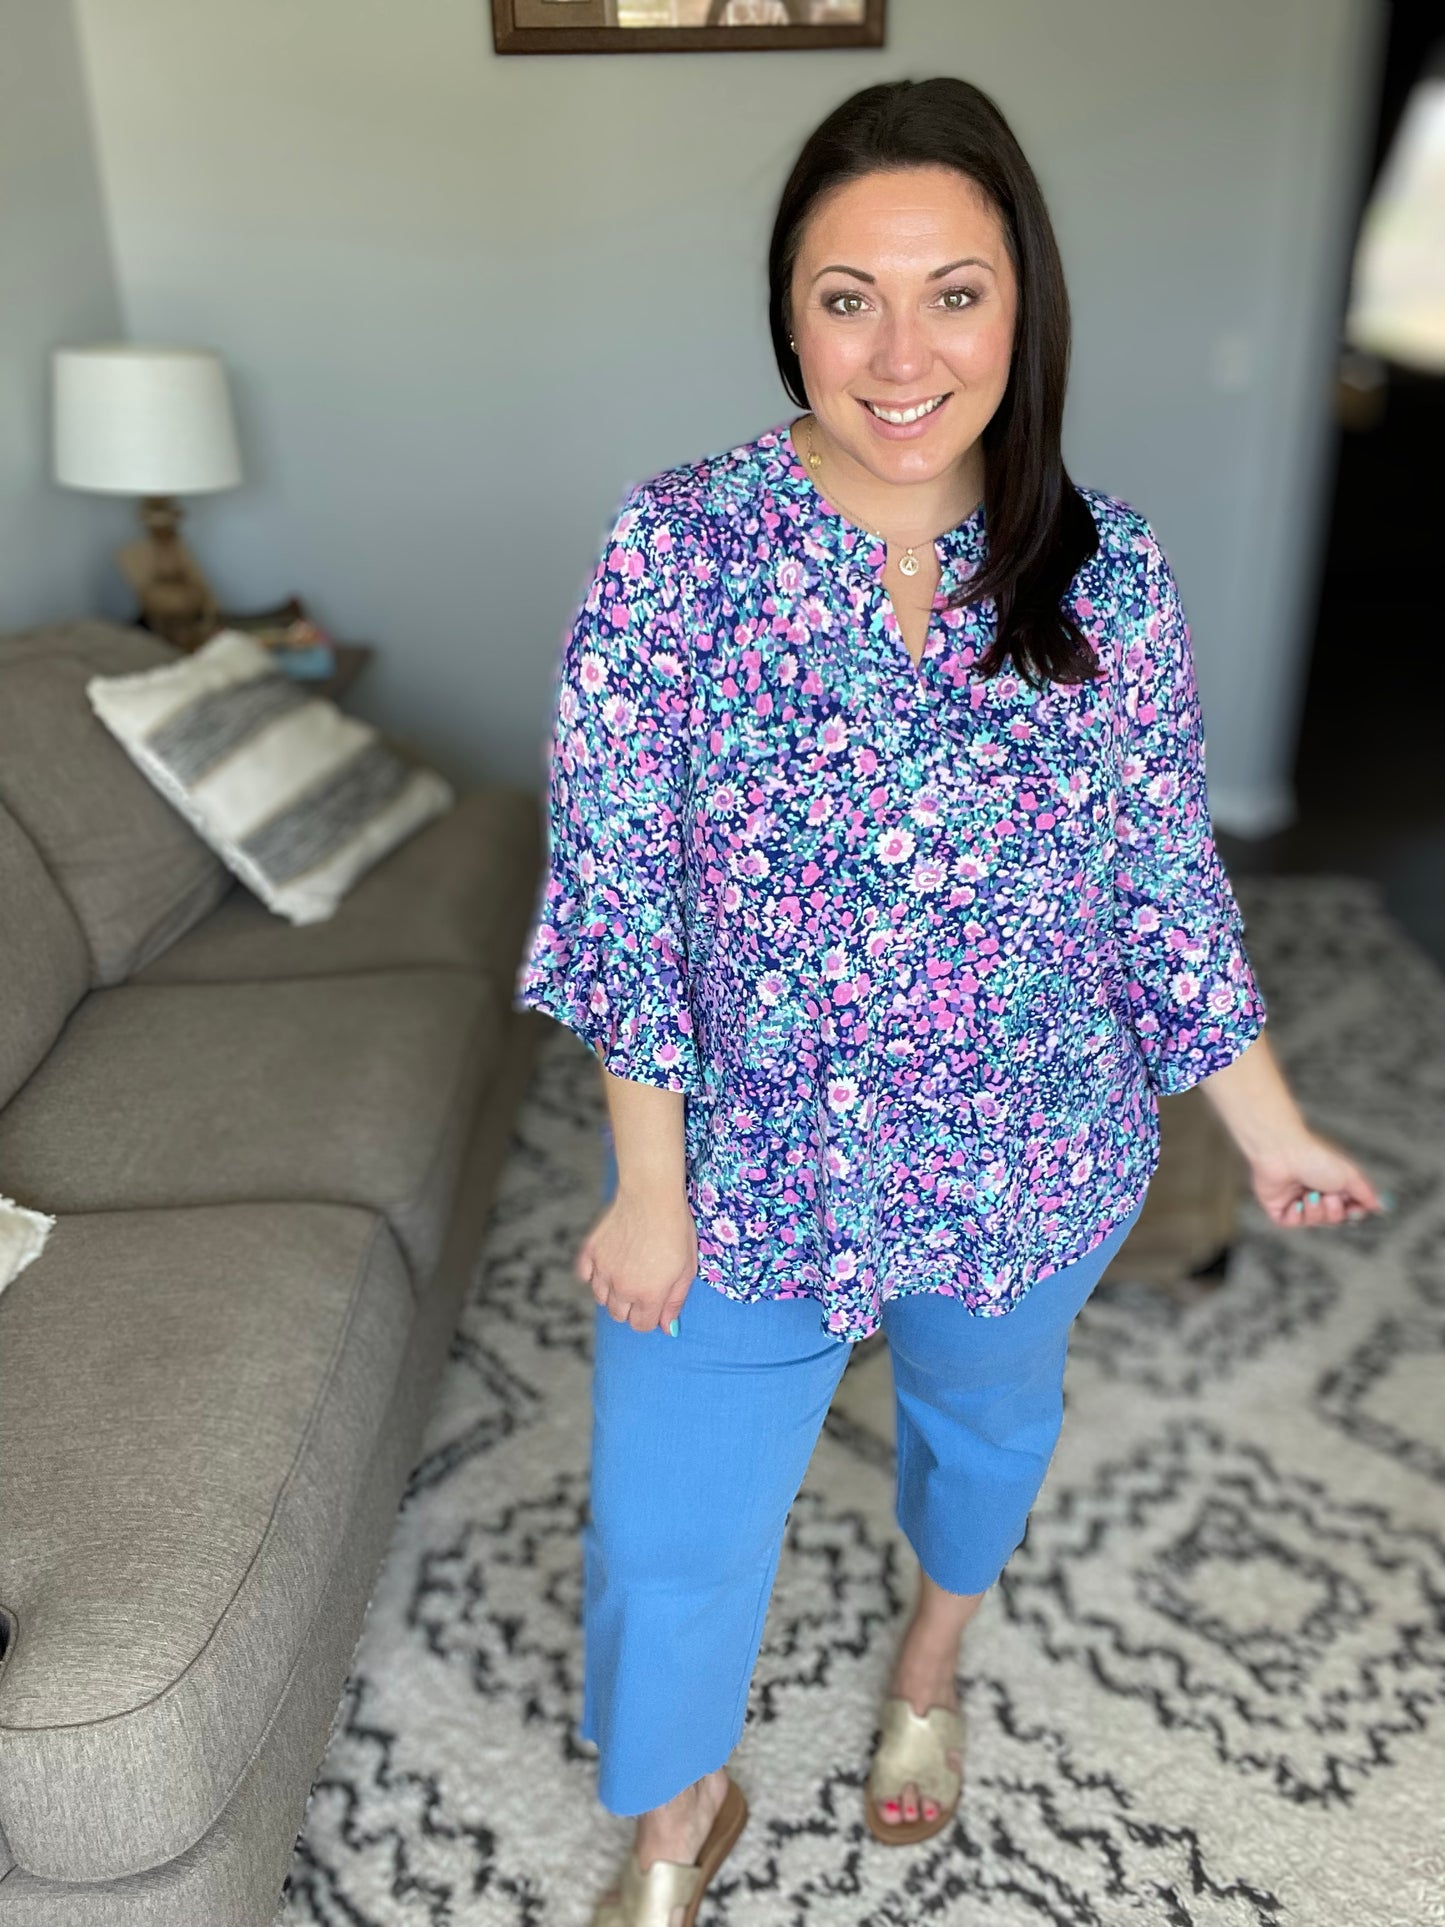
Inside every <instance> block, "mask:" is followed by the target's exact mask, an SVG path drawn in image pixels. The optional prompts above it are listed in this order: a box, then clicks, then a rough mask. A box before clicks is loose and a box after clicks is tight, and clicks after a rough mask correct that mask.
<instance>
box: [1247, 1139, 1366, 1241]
mask: <svg viewBox="0 0 1445 1927" xmlns="http://www.w3.org/2000/svg"><path fill="white" fill-rule="evenodd" d="M1249 1176H1250V1183H1251V1185H1252V1186H1253V1189H1254V1195H1255V1197H1256V1198H1258V1199H1259V1202H1260V1203H1261V1205H1263V1207H1264V1209H1265V1210H1266V1211H1267V1212H1268V1213H1269V1215H1270V1217H1271V1219H1272V1220H1273V1221H1274V1223H1275V1224H1279V1225H1284V1226H1286V1227H1287V1228H1290V1227H1293V1226H1295V1225H1312V1224H1343V1223H1345V1222H1346V1221H1347V1220H1348V1221H1349V1222H1352V1223H1353V1222H1354V1221H1355V1220H1356V1219H1359V1218H1363V1217H1366V1216H1367V1215H1368V1214H1369V1213H1370V1212H1372V1211H1385V1210H1387V1209H1388V1208H1389V1207H1388V1204H1387V1202H1386V1199H1385V1198H1382V1197H1381V1195H1380V1193H1379V1192H1378V1191H1377V1190H1376V1189H1375V1187H1374V1185H1373V1184H1371V1182H1370V1180H1369V1179H1368V1178H1367V1177H1366V1176H1365V1174H1364V1172H1363V1171H1362V1170H1361V1169H1360V1167H1359V1165H1358V1164H1356V1163H1355V1162H1354V1160H1353V1159H1352V1158H1350V1157H1347V1156H1346V1154H1345V1152H1344V1151H1343V1150H1342V1149H1341V1148H1340V1146H1339V1145H1338V1144H1335V1143H1332V1142H1331V1140H1330V1139H1329V1138H1326V1137H1321V1136H1320V1134H1319V1132H1318V1131H1306V1132H1305V1133H1304V1134H1303V1136H1301V1137H1298V1138H1294V1139H1291V1141H1290V1142H1289V1143H1288V1144H1287V1145H1282V1146H1280V1147H1279V1148H1278V1149H1277V1150H1275V1151H1271V1152H1269V1153H1268V1154H1266V1155H1264V1156H1260V1157H1255V1158H1252V1159H1251V1160H1250V1164H1249ZM1386 1196H1388V1194H1386Z"/></svg>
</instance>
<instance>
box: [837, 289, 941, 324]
mask: <svg viewBox="0 0 1445 1927" xmlns="http://www.w3.org/2000/svg"><path fill="white" fill-rule="evenodd" d="M954 295H961V296H962V297H963V299H962V300H959V301H954V300H953V299H952V297H953V296H954ZM938 298H939V300H940V301H941V302H942V303H943V311H944V313H945V314H962V313H963V312H964V311H965V309H967V308H969V307H971V306H972V305H973V303H974V302H975V301H976V300H977V299H978V290H977V289H976V288H945V289H944V290H943V293H942V294H941V295H940V296H939V297H938ZM862 300H863V296H862V295H861V294H859V293H857V291H856V290H854V289H850V288H844V289H840V290H839V292H838V293H837V294H829V295H824V297H823V306H824V307H825V308H826V309H827V311H828V313H829V314H835V315H839V316H841V317H843V318H844V319H845V320H846V319H848V318H849V317H851V316H853V315H855V314H857V312H858V310H857V309H856V308H841V307H839V306H838V303H839V302H840V301H862Z"/></svg>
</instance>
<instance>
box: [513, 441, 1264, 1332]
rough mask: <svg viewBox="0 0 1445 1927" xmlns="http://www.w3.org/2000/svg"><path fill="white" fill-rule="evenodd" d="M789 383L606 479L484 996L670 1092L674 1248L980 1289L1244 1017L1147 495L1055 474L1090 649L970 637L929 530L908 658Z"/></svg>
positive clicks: (1106, 1168)
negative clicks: (703, 437) (545, 756)
mask: <svg viewBox="0 0 1445 1927" xmlns="http://www.w3.org/2000/svg"><path fill="white" fill-rule="evenodd" d="M788 426H789V424H788V423H786V422H785V423H782V424H780V425H778V426H776V427H773V428H769V429H767V430H766V431H765V432H764V433H762V434H761V435H759V436H757V437H756V438H755V439H754V440H752V441H749V442H744V443H742V444H740V445H739V446H737V447H734V448H730V449H727V450H726V451H724V452H722V453H720V454H715V455H710V456H706V457H704V458H702V459H701V460H699V461H696V462H693V463H686V464H680V465H678V466H676V467H673V468H669V469H666V470H664V471H662V472H661V473H660V474H658V475H655V476H653V477H652V478H651V479H650V480H648V481H646V482H642V483H639V484H638V485H637V486H636V487H634V488H633V489H631V490H630V491H629V493H628V494H627V496H626V497H625V499H624V501H623V503H622V506H621V510H620V512H619V513H618V515H617V518H616V521H615V523H614V526H613V528H612V530H611V532H610V534H609V535H608V538H607V541H606V545H605V548H604V549H603V552H602V554H601V556H600V558H599V560H598V562H597V565H596V569H595V571H594V573H593V576H592V579H591V582H590V585H589V586H588V589H587V591H586V594H585V596H584V598H583V600H582V602H581V604H580V607H579V608H578V610H577V614H576V617H575V621H574V623H573V625H572V628H571V632H570V635H569V636H568V638H567V640H566V643H565V645H564V648H563V650H562V655H561V661H560V665H559V671H558V674H557V677H556V681H555V716H554V726H553V731H552V740H551V746H550V752H549V761H550V772H549V804H548V815H549V851H548V859H547V865H546V869H545V874H544V876H543V879H542V883H541V888H540V891H539V898H538V903H537V908H536V915H535V919H534V922H533V927H532V931H531V935H530V937H529V940H528V944H527V949H526V953H525V955H524V958H523V961H522V965H521V967H520V970H519V972H518V976H517V982H516V989H515V994H514V1008H517V1009H524V1008H525V1009H535V1010H541V1011H545V1012H547V1013H549V1014H550V1015H551V1016H553V1017H555V1018H556V1019H557V1020H558V1021H560V1022H561V1023H563V1024H566V1025H567V1026H569V1027H570V1028H571V1029H572V1030H574V1031H575V1032H576V1033H577V1034H578V1035H579V1036H580V1037H581V1038H583V1039H584V1040H585V1042H586V1043H587V1044H589V1045H590V1046H591V1047H592V1048H593V1049H594V1050H596V1051H597V1052H598V1053H599V1055H600V1056H601V1058H602V1061H603V1062H604V1063H605V1064H606V1066H607V1068H608V1069H609V1070H611V1071H613V1072H614V1073H615V1074H616V1075H617V1076H619V1077H624V1078H629V1079H632V1080H634V1081H636V1082H638V1083H642V1084H651V1085H657V1086H660V1087H662V1088H664V1089H667V1090H672V1091H680V1092H683V1093H685V1094H686V1102H685V1105H684V1129H685V1145H686V1169H687V1192H688V1202H689V1205H690V1207H691V1210H692V1213H693V1217H694V1221H695V1223H696V1227H697V1236H698V1256H699V1266H698V1277H699V1278H701V1279H702V1280H705V1281H706V1283H708V1284H709V1285H711V1286H714V1287H715V1288H717V1289H718V1290H721V1291H723V1292H725V1293H726V1294H727V1295H728V1296H729V1297H732V1298H736V1299H742V1300H755V1299H762V1298H790V1297H799V1296H806V1297H811V1298H815V1299H817V1300H818V1302H819V1305H820V1324H821V1326H822V1329H823V1330H825V1331H826V1332H828V1333H830V1334H832V1335H834V1336H835V1337H837V1338H838V1339H840V1340H843V1341H846V1342H850V1343H851V1342H856V1341H857V1340H860V1339H863V1338H867V1337H869V1336H871V1335H872V1334H873V1333H874V1332H876V1331H877V1330H878V1329H879V1328H880V1324H881V1319H880V1306H881V1304H882V1302H883V1301H884V1300H885V1299H888V1298H892V1297H895V1296H899V1295H902V1294H904V1293H907V1292H914V1291H933V1292H941V1293H945V1294H949V1295H952V1296H954V1297H957V1298H959V1299H961V1300H962V1302H963V1304H964V1305H965V1306H966V1307H967V1308H968V1310H969V1311H971V1312H976V1313H981V1314H984V1315H996V1314H1002V1313H1006V1312H1008V1311H1009V1310H1010V1309H1011V1308H1012V1307H1013V1306H1014V1305H1015V1304H1017V1303H1018V1301H1019V1299H1020V1298H1021V1297H1022V1296H1023V1294H1024V1293H1025V1292H1026V1291H1028V1290H1029V1288H1030V1287H1031V1286H1032V1285H1034V1284H1036V1283H1037V1282H1038V1281H1039V1280H1040V1279H1043V1278H1047V1277H1048V1276H1049V1275H1050V1274H1051V1273H1052V1272H1055V1271H1058V1270H1060V1269H1062V1267H1064V1266H1065V1265H1067V1264H1069V1263H1071V1262H1072V1261H1073V1260H1075V1259H1077V1258H1080V1257H1082V1256H1083V1255H1084V1254H1085V1253H1086V1252H1088V1251H1090V1250H1092V1249H1093V1248H1094V1247H1095V1246H1096V1245H1098V1244H1100V1243H1102V1242H1103V1240H1104V1239H1105V1238H1106V1237H1107V1236H1108V1234H1109V1232H1110V1231H1111V1230H1112V1229H1113V1228H1114V1227H1115V1226H1117V1225H1118V1224H1120V1223H1121V1222H1122V1221H1123V1220H1124V1219H1126V1218H1127V1217H1128V1216H1129V1215H1130V1214H1131V1213H1132V1212H1133V1211H1134V1209H1135V1208H1136V1207H1137V1206H1138V1205H1139V1204H1140V1203H1141V1201H1142V1199H1143V1195H1144V1192H1145V1190H1146V1188H1147V1186H1148V1183H1149V1179H1150V1177H1151V1176H1152V1174H1153V1171H1154V1169H1155V1167H1156V1165H1157V1162H1158V1155H1159V1122H1158V1108H1157V1105H1156V1103H1155V1101H1154V1100H1155V1093H1160V1092H1174V1091H1182V1090H1184V1089H1186V1088H1187V1087H1188V1086H1189V1085H1192V1084H1195V1083H1197V1082H1198V1081H1199V1080H1200V1079H1201V1078H1204V1077H1207V1076H1208V1075H1209V1074H1210V1073H1211V1072H1213V1071H1217V1070H1219V1069H1220V1068H1221V1067H1222V1066H1224V1065H1225V1064H1228V1063H1229V1062H1230V1061H1231V1060H1232V1059H1234V1058H1236V1057H1238V1056H1239V1054H1240V1052H1241V1051H1243V1050H1244V1048H1245V1047H1246V1045H1248V1044H1249V1043H1250V1041H1251V1040H1252V1039H1253V1038H1254V1037H1255V1036H1256V1035H1257V1034H1258V1032H1259V1031H1260V1030H1261V1028H1262V1027H1263V1024H1264V1018H1265V1006H1264V1001H1263V998H1262V997H1261V994H1260V991H1259V987H1258V985H1257V983H1256V981H1255V978H1254V975H1253V972H1252V970H1251V968H1250V964H1249V960H1248V958H1247V956H1246V953H1245V950H1244V947H1243V942H1242V933H1243V928H1244V924H1243V918H1242V916H1241V913H1240V911H1239V908H1238V905H1237V903H1236V901H1235V898H1234V894H1233V892H1232V890H1231V888H1230V885H1229V881H1228V878H1227V877H1226V875H1225V872H1224V870H1223V867H1222V865H1221V863H1220V860H1219V856H1218V853H1217V851H1216V849H1215V845H1214V840H1213V837H1212V834H1211V828H1210V819H1209V809H1208V802H1207V797H1206V790H1205V775H1204V738H1203V732H1202V726H1201V718H1200V708H1199V699H1198V694H1197V690H1196V684H1195V675H1194V663H1193V657H1192V651H1191V646H1190V639H1189V629H1188V625H1187V622H1186V620H1185V616H1184V611H1183V609H1182V607H1181V605H1180V598H1179V591H1178V588H1177V587H1176V584H1175V581H1174V577H1173V574H1172V572H1171V570H1170V567H1169V564H1168V562H1167V561H1166V559H1165V557H1164V553H1163V551H1162V549H1161V548H1160V545H1159V542H1158V539H1157V537H1156V536H1155V534H1154V531H1153V529H1152V527H1151V526H1150V524H1149V523H1148V521H1147V520H1146V519H1145V518H1144V516H1143V515H1142V514H1140V513H1139V511H1138V510H1137V509H1134V508H1132V507H1130V506H1129V504H1128V503H1127V502H1123V501H1120V500H1118V499H1116V498H1114V497H1112V496H1108V495H1105V494H1103V493H1101V492H1100V491H1099V490H1097V489H1088V488H1083V489H1080V490H1079V493H1080V494H1081V495H1082V496H1083V498H1084V500H1085V501H1086V502H1087V504H1088V506H1089V509H1090V511H1091V513H1092V515H1093V518H1094V521H1095V523H1096V525H1097V527H1098V531H1099V538H1100V541H1099V548H1098V551H1097V553H1096V554H1095V555H1094V556H1092V557H1091V558H1090V559H1089V560H1088V561H1087V562H1086V563H1085V564H1084V565H1083V566H1082V567H1081V568H1080V570H1079V571H1078V573H1077V574H1076V575H1075V577H1074V579H1073V582H1072V583H1071V585H1070V596H1071V599H1072V606H1073V609H1074V612H1075V614H1076V616H1077V619H1078V621H1079V623H1080V625H1081V627H1082V629H1083V631H1084V633H1085V634H1086V636H1087V637H1088V638H1089V640H1090V642H1091V643H1092V644H1093V646H1094V648H1095V649H1096V651H1097V653H1098V656H1099V660H1100V664H1101V675H1100V676H1099V678H1098V679H1097V680H1096V681H1094V682H1091V683H1080V684H1073V685H1070V684H1063V683H1055V682H1046V683H1045V684H1044V686H1043V688H1042V689H1038V690H1035V689H1032V688H1030V686H1029V685H1028V684H1027V683H1026V682H1025V681H1024V680H1023V679H1022V678H1021V677H1020V676H1018V675H1016V674H1013V673H1009V672H1005V673H1002V674H1000V675H998V676H996V677H993V678H988V679H985V678H980V677H978V676H976V675H973V674H971V673H970V672H971V666H972V665H973V664H974V663H975V662H976V661H977V660H978V659H979V658H980V657H981V656H982V655H983V654H984V653H985V651H986V650H987V648H988V646H989V643H990V641H991V640H992V638H993V634H994V624H995V620H996V611H995V607H994V604H993V602H992V600H991V599H986V600H984V601H983V602H980V603H978V604H975V605H974V606H972V607H968V608H963V609H958V610H953V611H948V612H944V611H943V609H942V608H941V604H942V602H943V601H944V599H945V597H946V595H947V593H948V591H949V590H950V589H952V588H954V587H956V585H957V584H958V583H959V582H960V581H961V580H963V579H964V578H966V577H967V576H969V575H970V574H972V573H974V572H975V571H976V570H977V569H978V567H979V566H980V564H981V560H982V558H983V555H984V543H985V528H984V509H983V505H982V504H980V505H979V507H978V508H977V509H976V510H975V511H974V513H973V514H972V515H971V516H970V517H969V518H968V519H967V520H966V521H964V522H961V523H960V524H959V525H958V526H957V527H956V528H954V529H951V530H949V531H948V532H947V533H946V534H945V535H943V536H941V537H940V538H939V539H938V542H937V544H936V547H937V550H938V555H939V559H940V562H941V565H942V578H941V580H940V582H939V585H938V592H937V594H936V596H935V598H934V610H933V615H932V618H931V620H930V625H929V629H928V636H927V641H926V644H925V647H924V651H923V656H922V660H921V661H920V662H919V663H918V665H917V666H916V667H915V665H914V663H913V661H912V659H911V658H910V656H909V654H908V651H907V649H906V648H905V646H904V640H903V635H902V631H901V630H900V628H899V626H898V623H897V619H896V617H895V615H894V612H893V606H892V602H891V599H890V597H889V595H888V592H887V590H886V588H885V587H884V585H883V581H882V576H883V569H884V566H885V562H886V552H885V550H884V548H883V546H882V545H881V544H880V543H878V542H877V541H876V540H875V539H874V538H873V537H872V536H870V535H868V534H867V533H866V532H865V531H864V530H862V529H860V528H859V527H858V526H857V525H856V524H854V523H852V522H850V521H848V520H847V519H846V518H845V517H844V516H842V515H841V514H839V513H838V512H837V511H836V510H835V509H834V508H833V506H832V505H831V503H830V502H828V500H827V499H826V497H825V496H824V495H823V494H822V493H821V492H820V488H819V485H818V484H816V483H815V482H814V481H813V479H812V477H811V476H810V475H809V473H808V471H807V470H806V469H805V468H804V467H803V465H802V464H801V463H800V462H799V460H798V458H797V455H796V452H795V451H794V449H793V446H792V442H791V440H790V438H789V435H788Z"/></svg>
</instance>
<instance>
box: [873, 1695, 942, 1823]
mask: <svg viewBox="0 0 1445 1927" xmlns="http://www.w3.org/2000/svg"><path fill="white" fill-rule="evenodd" d="M879 1723H880V1725H881V1726H882V1729H883V1737H882V1739H881V1741H880V1742H879V1746H878V1751H877V1752H876V1753H875V1754H874V1756H873V1765H872V1767H871V1768H870V1769H869V1773H868V1781H867V1784H866V1786H865V1787H864V1789H863V1814H864V1818H865V1819H866V1820H867V1822H868V1831H869V1832H870V1833H871V1834H872V1835H873V1837H874V1839H875V1840H886V1841H887V1842H888V1844H889V1846H893V1847H909V1846H913V1845H914V1844H916V1842H918V1841H919V1840H928V1839H931V1838H932V1836H933V1835H934V1834H935V1833H938V1832H940V1831H941V1830H942V1829H943V1828H944V1827H946V1826H947V1825H948V1823H949V1821H950V1820H951V1819H952V1818H953V1816H954V1813H955V1812H956V1811H957V1808H958V1795H959V1790H960V1788H961V1787H962V1785H963V1775H962V1774H961V1773H960V1772H959V1771H958V1770H957V1768H955V1767H952V1766H950V1765H949V1763H948V1751H949V1748H950V1747H955V1748H957V1750H958V1756H959V1758H960V1760H961V1759H962V1758H963V1715H962V1714H961V1713H956V1712H955V1711H954V1709H953V1708H952V1707H951V1706H930V1707H929V1709H928V1711H927V1712H926V1713H923V1714H918V1713H915V1712H914V1710H913V1708H912V1706H911V1705H910V1704H909V1702H908V1701H907V1700H906V1699H901V1698H892V1699H886V1700H884V1702H883V1709H882V1715H881V1718H880V1722H879ZM910 1780H911V1781H912V1782H913V1784H914V1785H915V1786H916V1787H917V1788H918V1802H919V1814H918V1818H917V1819H916V1820H898V1821H893V1822H890V1821H888V1820H885V1819H884V1818H883V1816H882V1814H881V1813H880V1812H879V1811H878V1806H877V1804H876V1803H877V1802H878V1801H880V1800H886V1799H890V1798H891V1799H892V1800H893V1801H894V1802H895V1803H896V1804H897V1805H898V1806H899V1807H900V1808H901V1807H902V1804H903V1799H902V1795H903V1789H904V1787H905V1786H906V1785H907V1784H908V1782H909V1781H910ZM925 1799H929V1800H936V1801H937V1802H938V1808H939V1810H938V1812H937V1813H936V1814H935V1815H934V1816H933V1818H932V1819H931V1820H927V1819H925V1818H924V1816H923V1811H922V1807H923V1802H924V1800H925Z"/></svg>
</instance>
